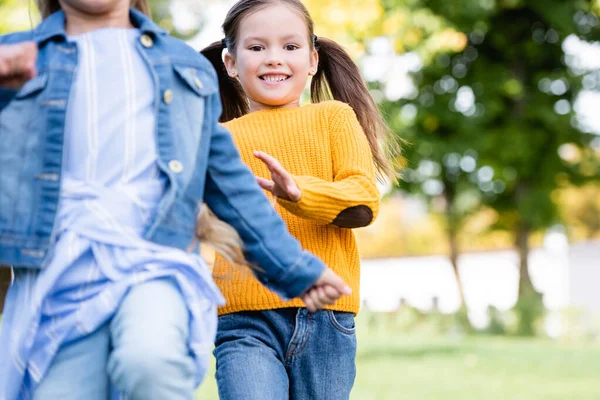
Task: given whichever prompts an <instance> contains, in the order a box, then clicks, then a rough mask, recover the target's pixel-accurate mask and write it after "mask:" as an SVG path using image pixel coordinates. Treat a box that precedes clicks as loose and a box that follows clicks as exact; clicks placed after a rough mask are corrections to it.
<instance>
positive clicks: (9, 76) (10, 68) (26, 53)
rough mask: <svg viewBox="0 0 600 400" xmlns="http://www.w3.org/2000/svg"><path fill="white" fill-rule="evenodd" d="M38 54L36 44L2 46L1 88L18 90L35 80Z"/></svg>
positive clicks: (0, 59)
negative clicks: (32, 79) (29, 81)
mask: <svg viewBox="0 0 600 400" xmlns="http://www.w3.org/2000/svg"><path fill="white" fill-rule="evenodd" d="M37 53H38V50H37V45H36V44H35V43H34V42H24V43H19V44H6V45H0V87H2V88H7V89H18V88H20V87H21V86H23V85H24V84H25V82H27V81H28V80H30V79H31V78H33V77H34V76H35V75H36V74H37V72H36V69H35V61H36V59H37Z"/></svg>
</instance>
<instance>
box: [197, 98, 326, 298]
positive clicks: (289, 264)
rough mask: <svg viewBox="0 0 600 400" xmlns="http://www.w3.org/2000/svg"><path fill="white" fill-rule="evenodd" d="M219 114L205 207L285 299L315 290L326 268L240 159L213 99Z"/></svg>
mask: <svg viewBox="0 0 600 400" xmlns="http://www.w3.org/2000/svg"><path fill="white" fill-rule="evenodd" d="M210 101H211V102H212V104H211V106H212V107H211V108H212V109H213V110H215V114H214V115H212V116H211V118H213V119H214V129H213V131H212V132H213V135H212V138H211V143H210V150H209V159H208V169H207V177H206V186H205V198H204V200H205V202H206V203H207V204H208V206H209V207H210V208H211V209H212V210H213V212H214V213H215V214H216V215H217V216H218V217H219V218H221V219H222V220H223V221H225V222H227V223H229V224H230V225H232V226H233V227H234V228H235V229H236V230H237V231H238V233H239V234H240V236H241V237H242V240H243V242H244V254H245V256H246V259H247V260H248V261H249V262H250V263H252V264H255V265H257V266H258V267H259V269H260V270H261V271H260V272H256V275H257V278H258V280H259V281H260V282H261V283H263V284H264V285H265V286H267V287H268V288H269V289H271V290H272V291H274V292H275V293H277V294H278V295H280V296H281V297H283V298H284V299H288V298H293V297H298V296H300V295H301V294H302V293H304V292H305V291H306V290H307V289H309V288H310V287H311V286H312V285H313V284H314V283H315V281H316V280H317V279H318V277H319V276H320V275H321V273H322V272H323V270H324V268H325V265H324V264H323V262H322V261H321V260H320V259H318V258H317V257H316V256H314V255H313V254H311V253H309V252H307V251H303V250H302V248H301V246H300V243H298V241H297V240H296V239H295V238H294V237H292V236H291V235H290V233H289V232H288V230H287V227H286V225H285V223H284V222H283V220H282V219H281V217H280V216H279V214H277V212H276V211H275V210H274V208H273V207H272V206H271V204H270V202H269V200H268V198H267V196H266V195H265V194H264V193H263V191H262V189H261V188H260V186H259V185H258V183H256V178H255V177H254V175H253V174H252V172H251V171H250V170H249V169H248V167H246V165H245V164H244V163H243V162H242V160H241V159H240V156H239V153H238V151H237V149H236V147H235V145H234V143H233V139H232V137H231V134H230V133H229V131H227V130H226V129H225V128H224V127H222V126H221V125H219V124H218V121H217V119H218V117H219V115H220V114H221V103H220V99H219V94H218V93H216V94H215V95H213V96H211V99H210Z"/></svg>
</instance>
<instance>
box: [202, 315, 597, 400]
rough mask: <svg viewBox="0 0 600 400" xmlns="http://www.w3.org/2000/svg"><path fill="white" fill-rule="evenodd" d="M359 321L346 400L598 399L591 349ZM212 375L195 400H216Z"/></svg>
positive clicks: (587, 345) (594, 347)
mask: <svg viewBox="0 0 600 400" xmlns="http://www.w3.org/2000/svg"><path fill="white" fill-rule="evenodd" d="M366 320H367V318H359V320H358V340H359V351H358V355H357V360H356V363H357V369H358V373H357V378H356V382H355V385H354V390H353V392H352V397H351V399H352V400H363V399H364V400H367V399H368V400H392V399H393V400H423V399H436V400H437V399H444V400H453V399H457V400H459V399H460V400H471V399H472V400H476V399H477V400H479V399H485V400H571V399H572V400H599V399H600V379H599V378H598V371H600V345H598V344H591V343H589V342H588V343H580V344H577V343H559V342H556V341H551V340H547V339H539V338H537V339H520V338H514V337H489V336H474V337H462V336H458V335H456V336H436V335H431V334H420V335H416V334H414V333H413V334H406V333H401V332H399V331H398V330H397V329H389V327H385V326H384V327H381V326H380V327H378V328H373V327H372V326H371V328H369V327H368V326H367V325H366V324H367V322H366ZM213 375H214V371H211V372H210V374H209V376H208V377H207V378H206V379H205V381H204V383H203V384H202V386H201V387H200V389H199V390H198V393H197V396H196V398H197V399H203V400H216V399H218V396H217V391H216V384H215V381H214V378H213ZM311 400H312V399H311Z"/></svg>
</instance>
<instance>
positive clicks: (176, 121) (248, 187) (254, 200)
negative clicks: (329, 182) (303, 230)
mask: <svg viewBox="0 0 600 400" xmlns="http://www.w3.org/2000/svg"><path fill="white" fill-rule="evenodd" d="M130 18H131V21H132V23H133V25H134V26H135V27H137V28H138V29H139V30H140V31H141V36H140V41H139V43H138V44H137V46H138V49H139V50H140V51H141V54H142V56H143V58H144V59H145V61H146V62H147V64H148V66H149V68H150V70H151V73H152V78H153V80H154V85H155V90H156V93H155V112H156V129H155V134H156V139H157V147H158V148H157V154H158V167H159V170H160V171H161V173H163V174H164V175H165V176H166V178H167V189H166V190H165V194H164V196H163V198H162V199H161V201H160V203H159V206H158V211H157V213H156V216H155V218H154V220H153V221H152V223H151V224H150V226H149V228H148V229H147V231H146V232H145V238H146V239H147V240H150V241H152V242H155V243H157V244H161V245H166V246H172V247H176V248H179V249H187V248H188V246H189V245H190V243H191V242H192V238H193V235H194V227H195V222H196V215H197V212H198V209H199V204H200V203H201V202H202V201H205V202H206V203H207V204H208V206H209V207H210V208H211V209H212V210H213V211H214V213H215V214H216V215H217V216H218V217H219V218H221V219H222V220H224V221H226V222H227V223H229V224H231V225H232V226H233V227H234V228H235V229H236V230H237V231H238V232H239V233H240V235H241V237H242V240H243V242H244V251H245V255H246V258H247V259H248V261H249V262H251V263H253V264H256V265H259V266H260V270H261V271H262V272H260V273H258V272H257V275H258V279H259V280H260V281H261V282H262V283H263V284H265V285H266V286H267V287H269V288H270V289H272V290H274V291H275V292H277V293H279V294H280V295H282V296H283V297H289V298H291V297H296V296H298V295H300V294H301V293H303V292H304V291H305V290H306V289H307V288H308V287H310V286H311V285H312V284H313V283H314V282H315V280H316V279H317V278H318V276H319V275H320V274H321V273H322V271H323V270H324V268H325V266H324V264H323V263H322V261H321V260H319V259H318V258H316V257H315V256H314V255H312V254H310V253H308V252H305V251H303V250H302V248H301V246H300V244H299V243H298V242H297V241H296V240H295V239H294V238H293V237H292V236H291V235H290V234H289V233H288V231H287V228H286V226H285V224H284V223H283V221H282V220H281V218H280V217H279V216H278V214H277V213H276V212H275V210H274V209H273V207H272V206H271V204H270V203H269V201H268V199H267V197H266V196H265V194H264V193H263V192H262V190H261V189H260V187H259V186H258V184H257V183H256V179H255V177H254V176H253V174H252V173H251V172H250V170H249V169H248V168H247V167H246V166H245V165H244V164H243V162H242V161H241V160H240V157H239V154H238V152H237V150H236V148H235V146H234V144H233V141H232V138H231V136H230V134H229V132H228V131H227V130H226V129H225V128H223V127H222V126H220V125H219V124H218V118H219V116H220V113H221V104H220V99H219V91H218V86H217V77H216V74H215V72H214V70H213V68H212V66H211V65H210V63H209V62H208V61H207V60H206V59H205V58H204V57H202V56H201V55H200V54H198V53H197V52H196V51H194V50H193V49H192V48H190V47H189V46H187V45H186V44H185V43H183V42H182V41H180V40H178V39H175V38H173V37H171V36H169V35H168V34H167V33H166V32H165V31H164V30H163V29H161V28H160V27H158V26H157V25H156V24H154V23H153V22H152V21H151V20H150V19H148V18H147V17H146V16H145V15H143V14H142V13H140V12H138V11H136V10H131V11H130ZM64 27H65V15H64V13H63V12H62V11H59V12H56V13H54V14H53V15H51V16H50V17H48V18H46V19H45V20H44V21H43V22H42V23H41V24H40V25H39V26H38V27H37V28H35V29H34V30H32V31H28V32H19V33H13V34H9V35H5V36H0V44H10V43H19V42H23V41H27V40H33V41H35V42H36V43H37V45H38V50H39V54H38V59H37V65H36V66H37V71H38V74H37V76H36V77H35V78H33V79H31V80H30V81H28V82H27V83H26V84H25V85H24V86H22V87H21V88H20V89H19V90H17V91H13V90H8V89H0V265H1V264H7V265H12V266H15V267H22V268H27V267H28V268H43V267H44V265H45V261H46V260H47V259H48V258H49V257H50V255H51V253H52V249H53V245H54V242H55V233H54V229H55V220H56V214H57V209H58V207H59V197H60V188H61V173H62V168H63V142H64V127H65V114H66V110H67V103H68V101H69V96H70V92H71V86H72V83H73V79H74V76H75V74H74V73H75V70H76V68H77V62H78V57H77V54H78V53H77V51H78V49H77V45H76V44H75V43H70V42H68V41H67V39H66V33H65V28H64Z"/></svg>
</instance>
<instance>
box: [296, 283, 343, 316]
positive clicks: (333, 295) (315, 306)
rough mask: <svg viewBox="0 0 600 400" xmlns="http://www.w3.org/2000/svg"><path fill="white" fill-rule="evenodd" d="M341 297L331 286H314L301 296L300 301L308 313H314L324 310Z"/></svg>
mask: <svg viewBox="0 0 600 400" xmlns="http://www.w3.org/2000/svg"><path fill="white" fill-rule="evenodd" d="M341 296H342V293H340V292H339V291H338V290H337V289H336V288H334V287H333V286H330V285H324V286H314V287H312V288H311V289H310V290H308V291H307V292H306V293H305V294H304V295H303V296H302V301H304V304H305V305H306V308H307V309H308V310H309V311H311V312H315V311H317V310H320V309H323V308H325V306H326V305H333V304H335V302H336V300H337V299H339V298H340V297H341Z"/></svg>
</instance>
